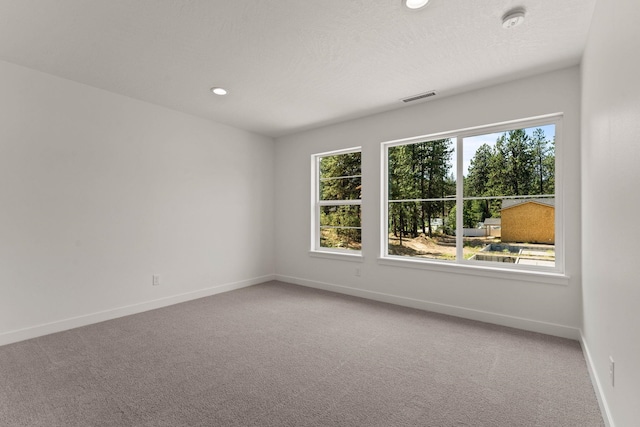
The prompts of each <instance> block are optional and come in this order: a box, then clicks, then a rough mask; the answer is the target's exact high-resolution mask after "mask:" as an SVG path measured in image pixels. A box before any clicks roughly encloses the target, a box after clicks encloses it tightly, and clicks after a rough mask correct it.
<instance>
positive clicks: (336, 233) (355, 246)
mask: <svg viewBox="0 0 640 427" xmlns="http://www.w3.org/2000/svg"><path fill="white" fill-rule="evenodd" d="M320 247H323V248H342V249H352V250H357V251H359V250H361V249H362V230H361V229H359V228H333V227H332V228H325V227H320Z"/></svg>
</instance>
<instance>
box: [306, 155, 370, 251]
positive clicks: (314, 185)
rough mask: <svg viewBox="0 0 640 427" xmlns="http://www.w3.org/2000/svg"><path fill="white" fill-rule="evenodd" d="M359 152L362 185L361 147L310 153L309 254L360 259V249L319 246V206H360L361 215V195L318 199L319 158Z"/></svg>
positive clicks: (361, 229) (361, 230) (361, 231)
mask: <svg viewBox="0 0 640 427" xmlns="http://www.w3.org/2000/svg"><path fill="white" fill-rule="evenodd" d="M350 153H360V175H359V177H360V185H362V179H363V175H362V147H361V146H358V147H350V148H344V149H340V150H333V151H326V152H323V153H316V154H312V155H311V248H310V250H309V253H310V255H312V256H320V257H324V258H338V259H352V260H355V261H361V260H362V242H360V245H361V249H360V250H357V249H343V248H328V247H323V246H320V234H321V233H320V208H321V207H323V206H360V215H362V196H361V197H360V199H352V200H320V160H321V159H322V158H323V157H331V156H338V155H341V154H350ZM357 228H359V229H360V236H361V238H362V236H363V227H362V218H361V222H360V227H357Z"/></svg>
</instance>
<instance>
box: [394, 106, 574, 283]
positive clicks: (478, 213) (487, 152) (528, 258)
mask: <svg viewBox="0 0 640 427" xmlns="http://www.w3.org/2000/svg"><path fill="white" fill-rule="evenodd" d="M559 128H560V116H549V117H545V118H540V119H535V120H527V121H520V122H511V123H509V124H501V125H495V126H485V127H482V128H476V129H465V130H462V131H459V132H451V133H447V134H439V135H437V136H435V137H428V136H427V137H424V138H419V139H418V138H414V139H410V140H403V141H395V142H389V143H385V144H383V154H384V162H385V164H384V173H385V181H386V182H385V183H384V186H385V188H384V199H383V209H384V213H383V218H384V219H385V224H384V225H383V230H382V232H383V245H382V247H383V254H382V256H383V258H389V259H392V258H396V259H412V260H414V261H416V260H421V261H425V262H440V263H442V262H444V263H457V264H465V265H476V266H485V267H500V268H507V269H514V270H538V271H553V272H560V271H562V256H561V253H562V251H561V250H559V249H560V248H561V247H562V241H561V238H560V237H561V236H562V233H561V232H559V231H560V230H561V227H562V224H561V221H559V218H561V217H560V214H559V206H561V205H560V204H559V192H558V191H557V189H558V187H560V186H559V183H558V176H557V174H556V168H555V165H556V144H557V143H558V133H559V132H558V130H559Z"/></svg>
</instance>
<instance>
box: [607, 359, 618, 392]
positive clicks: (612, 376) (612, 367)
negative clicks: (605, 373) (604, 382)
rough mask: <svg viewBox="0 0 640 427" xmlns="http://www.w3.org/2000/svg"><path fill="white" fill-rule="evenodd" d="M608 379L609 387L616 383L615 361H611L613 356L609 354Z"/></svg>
mask: <svg viewBox="0 0 640 427" xmlns="http://www.w3.org/2000/svg"><path fill="white" fill-rule="evenodd" d="M609 379H610V380H611V387H614V386H615V385H616V362H614V361H613V357H611V356H609Z"/></svg>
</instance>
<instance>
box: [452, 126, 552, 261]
mask: <svg viewBox="0 0 640 427" xmlns="http://www.w3.org/2000/svg"><path fill="white" fill-rule="evenodd" d="M463 146H464V155H463V169H464V177H465V178H464V179H465V181H464V197H465V201H464V214H463V217H464V223H465V232H464V236H465V237H464V242H465V246H464V250H463V252H464V257H465V258H466V259H471V260H474V261H481V262H492V263H496V262H500V263H513V264H522V265H538V266H546V267H554V266H555V246H554V245H555V197H554V193H555V126H554V125H548V126H540V127H534V128H524V129H515V130H511V131H507V132H500V133H493V134H486V135H480V136H474V137H470V138H465V139H464V141H463Z"/></svg>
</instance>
